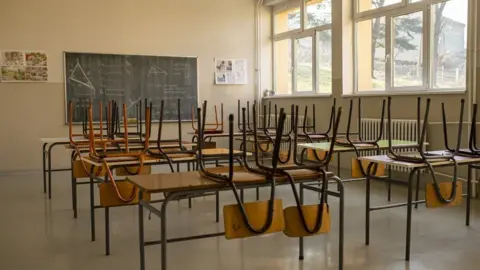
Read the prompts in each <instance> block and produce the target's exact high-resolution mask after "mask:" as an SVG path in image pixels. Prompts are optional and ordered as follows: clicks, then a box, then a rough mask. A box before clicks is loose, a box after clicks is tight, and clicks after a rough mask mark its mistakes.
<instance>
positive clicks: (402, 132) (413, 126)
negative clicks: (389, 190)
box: [360, 118, 423, 172]
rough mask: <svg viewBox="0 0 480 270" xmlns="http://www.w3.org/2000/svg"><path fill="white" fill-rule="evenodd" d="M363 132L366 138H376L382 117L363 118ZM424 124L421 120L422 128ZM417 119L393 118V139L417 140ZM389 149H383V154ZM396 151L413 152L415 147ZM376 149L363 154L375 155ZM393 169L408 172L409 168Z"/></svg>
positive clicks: (385, 129)
mask: <svg viewBox="0 0 480 270" xmlns="http://www.w3.org/2000/svg"><path fill="white" fill-rule="evenodd" d="M360 125H361V134H362V138H363V139H364V140H375V139H376V138H377V137H378V134H379V132H380V125H381V120H380V119H371V118H362V119H361V121H360ZM383 125H384V126H383V135H382V140H386V139H387V121H386V120H385V122H384V124H383ZM422 125H423V121H422V122H420V128H421V126H422ZM418 128H419V127H418V124H417V120H407V119H392V140H405V141H417V139H418V138H417V137H418V136H417V134H418ZM387 151H388V150H382V154H387ZM395 151H396V152H412V151H415V148H403V149H397V150H395ZM375 154H376V153H375V152H374V151H365V152H363V153H362V155H365V156H367V155H375ZM390 169H391V170H393V171H399V172H408V171H409V169H406V168H401V167H397V166H390Z"/></svg>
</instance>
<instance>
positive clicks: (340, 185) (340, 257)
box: [337, 178, 345, 270]
mask: <svg viewBox="0 0 480 270" xmlns="http://www.w3.org/2000/svg"><path fill="white" fill-rule="evenodd" d="M337 182H338V183H337V186H338V187H337V188H338V192H339V193H340V198H339V200H340V206H339V207H340V216H339V218H338V219H339V220H338V223H339V224H338V227H339V228H338V230H339V232H338V242H339V243H338V265H339V267H338V269H339V270H343V250H344V248H343V242H344V235H343V230H344V222H345V219H344V216H345V212H344V211H345V200H344V195H345V194H344V187H343V183H342V180H341V179H340V178H338V179H337Z"/></svg>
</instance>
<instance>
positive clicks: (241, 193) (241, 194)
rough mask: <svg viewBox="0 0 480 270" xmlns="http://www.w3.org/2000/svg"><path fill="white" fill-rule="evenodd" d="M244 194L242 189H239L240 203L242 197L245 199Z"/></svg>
mask: <svg viewBox="0 0 480 270" xmlns="http://www.w3.org/2000/svg"><path fill="white" fill-rule="evenodd" d="M244 193H245V192H244V191H243V188H242V189H240V200H242V203H243V202H244V197H245V194H244Z"/></svg>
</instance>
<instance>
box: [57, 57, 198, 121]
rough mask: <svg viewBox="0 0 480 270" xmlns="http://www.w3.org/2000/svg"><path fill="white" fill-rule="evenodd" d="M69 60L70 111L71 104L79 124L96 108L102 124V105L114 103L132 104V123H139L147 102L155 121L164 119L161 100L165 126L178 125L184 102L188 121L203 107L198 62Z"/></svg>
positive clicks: (189, 59)
mask: <svg viewBox="0 0 480 270" xmlns="http://www.w3.org/2000/svg"><path fill="white" fill-rule="evenodd" d="M64 58H65V71H64V73H65V98H66V102H65V105H66V106H68V103H69V101H73V103H74V104H75V108H74V116H73V117H74V118H73V121H74V122H76V123H79V122H81V121H82V118H83V115H84V113H83V111H84V108H85V107H86V106H88V104H89V103H90V102H92V104H94V107H93V108H94V121H95V122H98V121H99V109H98V104H99V102H100V101H101V102H102V103H103V104H104V106H105V104H107V103H108V101H110V100H115V101H116V102H117V103H118V104H119V105H122V104H126V105H127V109H128V117H129V118H134V117H135V116H136V111H137V110H136V108H137V107H138V104H139V103H140V101H141V102H142V103H144V102H145V99H147V101H148V102H149V103H150V102H152V105H153V109H152V120H153V121H155V120H158V119H159V112H160V102H161V100H165V105H164V115H163V119H164V120H165V121H175V120H177V119H178V113H177V100H178V99H181V119H182V120H183V121H187V120H191V119H192V114H191V111H192V109H191V108H192V106H194V107H195V108H196V107H197V105H198V83H197V80H198V74H197V58H196V57H171V56H146V55H119V54H95V53H79V52H65V53H64ZM66 112H67V113H66V121H68V110H66ZM104 115H105V114H104ZM103 117H104V120H105V116H103Z"/></svg>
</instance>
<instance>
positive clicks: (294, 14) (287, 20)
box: [275, 7, 301, 34]
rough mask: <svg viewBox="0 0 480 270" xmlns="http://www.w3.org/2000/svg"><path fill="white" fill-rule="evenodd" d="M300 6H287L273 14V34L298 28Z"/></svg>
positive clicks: (299, 24)
mask: <svg viewBox="0 0 480 270" xmlns="http://www.w3.org/2000/svg"><path fill="white" fill-rule="evenodd" d="M300 22H301V19H300V7H294V8H289V9H287V10H284V11H282V12H279V13H277V14H275V34H278V33H284V32H288V31H291V30H295V29H300V26H301V23H300Z"/></svg>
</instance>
